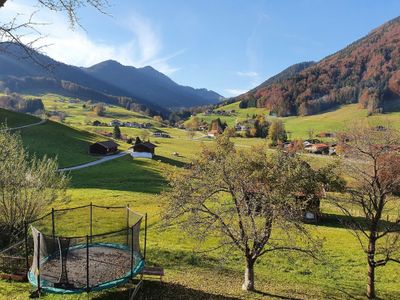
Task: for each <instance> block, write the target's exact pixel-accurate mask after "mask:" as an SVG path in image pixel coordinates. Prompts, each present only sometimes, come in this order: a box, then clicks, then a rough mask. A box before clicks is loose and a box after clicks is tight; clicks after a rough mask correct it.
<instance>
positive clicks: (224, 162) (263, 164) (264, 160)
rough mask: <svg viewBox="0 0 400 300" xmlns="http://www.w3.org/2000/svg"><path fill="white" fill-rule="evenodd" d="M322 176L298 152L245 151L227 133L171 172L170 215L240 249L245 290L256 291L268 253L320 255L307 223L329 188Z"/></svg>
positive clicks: (198, 234) (195, 233) (203, 234)
mask: <svg viewBox="0 0 400 300" xmlns="http://www.w3.org/2000/svg"><path fill="white" fill-rule="evenodd" d="M321 178H323V176H319V172H317V171H315V170H313V169H312V168H311V167H310V166H309V165H308V164H307V163H306V162H304V161H302V160H301V158H300V157H299V156H297V155H289V154H285V153H283V152H277V153H274V154H267V151H266V148H265V147H260V148H254V149H252V150H251V151H250V150H247V151H239V150H236V149H235V148H234V145H233V143H232V142H231V141H230V140H229V137H227V135H225V134H223V135H222V136H220V137H218V138H217V145H216V148H215V149H206V148H205V149H203V151H202V153H201V155H200V157H199V159H197V160H195V161H193V162H192V164H191V168H189V169H186V170H184V171H182V173H177V172H174V174H171V176H170V178H169V182H170V186H171V189H170V190H168V191H166V192H165V193H164V197H165V198H166V203H167V204H166V210H165V215H164V217H165V220H167V224H169V223H170V222H171V223H172V224H174V223H175V221H178V223H179V224H180V225H181V226H182V229H183V230H186V231H188V232H189V233H190V234H191V235H192V236H195V237H197V238H198V239H199V240H200V241H204V240H205V239H207V238H210V237H215V238H216V240H218V247H217V248H226V247H227V248H228V249H229V250H232V249H236V250H237V251H239V252H240V253H241V254H242V255H243V258H244V260H245V263H246V268H245V275H244V283H243V286H242V289H243V290H250V291H251V290H254V265H255V262H256V261H257V259H259V258H260V257H261V256H263V255H264V254H266V253H269V252H271V251H302V252H303V253H305V254H309V255H314V254H315V253H316V252H315V249H316V248H315V246H317V245H318V246H320V244H319V242H318V241H317V240H315V239H313V238H312V237H311V236H310V234H309V233H308V231H307V230H306V228H305V227H304V226H303V222H302V221H303V214H304V210H305V208H306V207H307V206H308V205H309V201H312V199H315V195H316V194H319V193H320V192H321V189H322V188H323V185H324V183H323V182H322V181H323V180H321ZM324 178H327V177H324ZM299 195H301V196H302V197H301V198H299ZM300 199H302V200H300Z"/></svg>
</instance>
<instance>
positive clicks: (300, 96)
mask: <svg viewBox="0 0 400 300" xmlns="http://www.w3.org/2000/svg"><path fill="white" fill-rule="evenodd" d="M399 36H400V17H398V18H396V19H393V20H391V21H389V22H387V23H385V24H384V25H382V26H380V27H378V28H376V29H375V30H373V31H372V32H370V33H369V34H368V35H367V36H365V37H363V38H361V39H359V40H358V41H356V42H354V43H352V44H351V45H349V46H347V47H346V48H344V49H343V50H340V51H338V52H337V53H335V54H332V55H330V56H328V57H326V58H324V59H322V60H321V61H319V62H318V63H316V64H313V65H311V66H309V67H307V68H306V69H304V70H303V71H301V72H299V73H297V74H296V75H294V76H293V77H290V78H288V79H286V80H283V81H279V82H277V83H274V84H269V85H265V84H262V85H260V86H259V87H257V88H255V89H253V90H251V91H249V92H248V93H246V94H243V95H241V96H239V97H237V98H236V100H241V101H242V102H241V103H243V104H242V105H241V106H246V107H248V106H256V107H265V108H268V109H269V110H270V111H271V112H272V113H274V114H276V115H278V116H290V115H312V114H316V113H319V112H322V111H325V110H328V109H331V108H335V107H337V106H338V105H341V104H348V103H359V105H360V106H361V107H362V108H368V111H369V112H370V113H371V114H372V113H381V112H385V111H388V110H389V107H393V105H391V102H393V101H395V100H396V99H398V98H399V97H400V50H399V45H400V38H399Z"/></svg>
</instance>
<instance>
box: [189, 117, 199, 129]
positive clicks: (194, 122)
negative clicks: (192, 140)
mask: <svg viewBox="0 0 400 300" xmlns="http://www.w3.org/2000/svg"><path fill="white" fill-rule="evenodd" d="M200 125H201V121H200V119H199V118H198V117H193V118H191V119H190V120H189V121H188V122H187V123H186V125H185V127H186V129H188V130H192V131H193V130H197V129H198V128H199V126H200Z"/></svg>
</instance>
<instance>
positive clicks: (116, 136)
mask: <svg viewBox="0 0 400 300" xmlns="http://www.w3.org/2000/svg"><path fill="white" fill-rule="evenodd" d="M113 138H114V139H118V140H119V139H120V138H121V129H119V126H118V125H115V126H114V131H113Z"/></svg>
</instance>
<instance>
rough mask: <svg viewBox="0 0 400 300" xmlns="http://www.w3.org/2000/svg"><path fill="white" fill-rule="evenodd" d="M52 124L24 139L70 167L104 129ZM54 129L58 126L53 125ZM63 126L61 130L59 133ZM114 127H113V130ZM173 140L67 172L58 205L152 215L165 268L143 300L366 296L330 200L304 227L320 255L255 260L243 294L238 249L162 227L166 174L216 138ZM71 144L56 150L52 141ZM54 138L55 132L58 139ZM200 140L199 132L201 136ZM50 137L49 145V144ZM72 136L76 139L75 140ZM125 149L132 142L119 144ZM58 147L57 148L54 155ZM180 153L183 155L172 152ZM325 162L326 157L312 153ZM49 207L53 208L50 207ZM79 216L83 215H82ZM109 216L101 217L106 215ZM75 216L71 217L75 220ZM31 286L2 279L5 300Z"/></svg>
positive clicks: (383, 273) (390, 280) (115, 294)
mask: <svg viewBox="0 0 400 300" xmlns="http://www.w3.org/2000/svg"><path fill="white" fill-rule="evenodd" d="M63 126H64V125H61V124H58V123H53V122H50V123H49V124H46V125H41V126H37V127H34V128H30V129H29V133H28V129H27V131H26V132H25V131H22V136H23V139H24V142H25V143H26V144H27V145H29V147H30V149H34V150H35V152H37V153H38V154H39V155H43V154H44V153H46V152H50V155H53V156H54V155H56V154H58V156H59V160H60V163H61V166H72V165H76V164H80V163H84V162H88V161H90V160H95V159H93V158H91V157H90V156H88V155H87V154H86V153H85V152H84V150H82V149H86V148H85V147H86V146H87V144H88V143H89V142H90V141H94V140H96V139H98V136H97V135H96V134H95V133H91V132H86V131H82V130H81V129H86V130H93V131H96V130H99V129H98V128H94V127H91V126H88V125H83V124H81V125H79V128H70V127H68V128H69V129H66V128H65V127H63ZM54 128H55V129H54ZM57 130H61V131H57ZM109 130H112V129H109ZM162 130H164V131H165V132H167V133H169V134H170V135H171V136H172V138H170V139H168V138H155V137H150V139H151V141H152V142H154V143H155V144H156V145H157V146H158V147H157V148H156V154H157V156H156V157H155V159H154V160H145V159H132V158H131V157H130V156H124V157H120V158H117V159H115V160H112V161H108V162H104V163H102V164H99V165H95V166H91V167H88V168H84V169H80V170H73V171H71V172H70V176H71V187H70V189H69V192H68V193H69V195H70V201H69V202H68V203H54V204H53V205H52V206H53V207H55V208H62V207H74V206H81V205H85V204H89V203H90V202H93V204H99V205H119V206H120V205H126V204H129V205H130V207H131V208H132V209H134V210H136V211H138V212H140V213H145V212H147V213H148V215H149V231H148V248H147V249H148V262H147V263H148V264H149V265H159V266H163V267H164V268H165V272H166V276H165V277H164V280H163V283H159V282H158V281H146V282H145V285H144V294H145V298H144V299H364V291H365V287H366V272H367V265H366V261H365V256H364V254H363V253H362V251H361V250H360V248H359V246H358V244H357V240H356V238H355V237H354V236H353V235H351V234H350V233H349V232H348V231H347V230H346V229H345V228H343V227H342V225H341V223H340V222H339V219H340V218H342V216H341V215H340V214H339V213H338V212H337V211H335V210H334V209H333V208H332V207H331V206H329V205H328V204H327V203H323V204H322V210H323V213H324V218H323V219H322V220H321V222H320V223H319V224H317V225H312V224H310V225H307V226H308V227H309V228H310V230H311V231H312V233H313V234H314V235H316V236H319V237H321V238H323V239H324V246H323V249H322V252H323V253H322V254H323V255H322V259H321V260H319V261H315V260H312V259H311V258H308V257H304V256H303V255H299V254H290V255H288V253H273V254H268V255H266V256H264V257H263V258H262V259H261V260H260V261H259V262H258V263H257V265H256V267H255V270H256V288H257V292H255V293H244V292H242V291H241V289H240V288H241V282H242V278H243V266H244V261H243V260H242V258H241V256H240V255H239V254H238V253H236V252H235V251H231V252H229V253H224V252H221V251H216V252H207V251H205V252H204V250H206V249H207V248H208V247H210V246H212V245H213V241H212V240H210V241H207V243H203V244H201V245H199V243H198V242H197V241H195V240H193V239H192V238H191V237H190V236H187V235H185V234H183V233H182V231H181V230H180V229H179V228H175V227H174V228H164V227H163V225H162V222H161V220H160V214H161V212H162V211H163V199H162V198H161V197H160V192H161V191H162V190H164V189H165V188H166V181H165V172H166V171H167V170H173V169H174V168H179V167H182V166H183V165H184V164H185V163H187V162H189V161H190V160H191V159H192V158H194V157H196V155H197V154H198V153H199V150H200V149H201V146H202V145H204V146H207V145H209V143H213V141H212V139H205V138H200V139H190V138H189V137H188V136H187V133H186V132H185V131H183V130H178V129H171V128H162ZM59 132H63V133H65V134H64V136H63V138H62V139H61V141H63V142H64V143H65V145H66V146H65V145H64V146H65V147H66V148H67V149H63V151H62V152H60V151H59V150H60V149H61V148H62V147H59V145H58V144H54V143H51V142H50V141H51V140H52V138H54V139H56V140H57V139H58V141H60V139H59V138H60V137H59ZM122 132H123V134H128V135H131V136H135V135H137V134H138V133H140V130H138V129H130V128H122ZM40 136H45V137H46V138H45V139H41V140H40V141H39V140H38V137H40ZM56 136H58V137H57V138H56ZM197 137H201V134H200V133H199V134H198V135H197ZM46 139H48V140H49V142H46ZM71 140H74V141H75V142H74V143H71ZM264 142H265V141H264V140H261V139H241V138H238V139H235V144H236V145H237V146H239V147H249V146H251V145H255V144H259V143H264ZM122 148H123V149H125V148H127V145H122ZM57 151H59V153H56V152H57ZM174 152H178V153H179V156H175V155H174V154H173V153H174ZM309 159H310V160H312V163H313V164H317V165H321V164H325V163H326V161H327V160H326V159H324V160H321V159H319V158H315V157H312V158H309ZM48 209H50V207H49V208H48ZM77 217H78V216H77ZM106 217H107V216H106V215H104V218H106ZM74 221H75V220H74V219H71V220H70V222H74ZM399 272H400V269H399V268H398V267H397V266H396V265H388V266H387V267H385V268H382V269H379V270H378V274H377V289H378V295H379V297H380V298H381V299H389V300H395V299H400V280H399V278H398V274H399ZM30 290H31V286H30V285H29V284H28V283H15V282H7V281H0V299H27V297H28V294H29V291H30ZM85 297H86V295H81V296H80V297H79V296H57V295H46V296H45V297H43V299H49V300H50V299H84V298H85ZM91 297H92V299H104V300H106V299H125V297H126V291H125V290H124V289H122V288H121V289H113V290H110V291H106V292H102V293H93V294H92V295H91Z"/></svg>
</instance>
